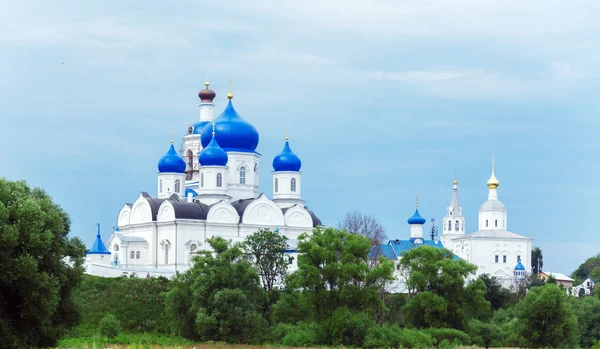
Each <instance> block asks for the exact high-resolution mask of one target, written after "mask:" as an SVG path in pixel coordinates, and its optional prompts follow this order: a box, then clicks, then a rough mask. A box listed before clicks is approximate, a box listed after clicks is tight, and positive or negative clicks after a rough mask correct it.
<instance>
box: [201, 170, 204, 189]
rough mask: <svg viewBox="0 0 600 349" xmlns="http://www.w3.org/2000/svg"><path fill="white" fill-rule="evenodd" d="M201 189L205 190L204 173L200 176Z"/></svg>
mask: <svg viewBox="0 0 600 349" xmlns="http://www.w3.org/2000/svg"><path fill="white" fill-rule="evenodd" d="M200 187H202V188H204V173H201V174H200Z"/></svg>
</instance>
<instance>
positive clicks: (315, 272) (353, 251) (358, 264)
mask: <svg viewBox="0 0 600 349" xmlns="http://www.w3.org/2000/svg"><path fill="white" fill-rule="evenodd" d="M370 249H371V242H370V241H369V239H367V238H366V237H364V236H361V235H355V234H351V233H348V232H347V231H345V230H338V229H334V228H326V229H325V228H316V229H314V230H313V233H312V234H311V235H308V234H302V235H301V236H300V240H299V243H298V253H299V257H298V270H296V271H295V272H294V273H292V274H290V275H289V277H288V283H289V286H290V288H291V289H294V290H299V289H301V290H303V291H304V292H301V293H300V295H299V297H301V298H304V299H303V301H304V304H306V306H307V307H310V309H311V313H312V314H313V316H314V319H315V320H317V321H322V320H324V319H327V318H329V317H330V316H331V315H332V314H333V312H334V311H335V310H336V309H337V308H340V307H344V306H347V307H348V308H349V309H351V310H354V311H364V312H367V313H369V314H373V315H375V314H377V313H378V312H380V311H381V310H382V309H384V304H383V301H382V299H381V298H380V295H379V290H380V289H381V288H382V287H383V286H384V284H385V283H386V282H388V281H389V280H392V277H393V276H392V273H393V270H394V266H393V263H392V262H391V261H388V260H386V259H385V258H383V257H380V258H379V263H378V264H377V265H376V266H374V267H369V265H368V262H369V257H368V255H369V251H370Z"/></svg>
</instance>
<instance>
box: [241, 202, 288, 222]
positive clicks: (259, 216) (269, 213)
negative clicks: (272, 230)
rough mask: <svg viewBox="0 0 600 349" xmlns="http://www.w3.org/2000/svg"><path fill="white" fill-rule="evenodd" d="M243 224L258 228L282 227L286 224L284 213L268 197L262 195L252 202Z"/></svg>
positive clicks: (246, 211) (245, 213)
mask: <svg viewBox="0 0 600 349" xmlns="http://www.w3.org/2000/svg"><path fill="white" fill-rule="evenodd" d="M242 223H244V224H248V225H257V226H275V227H281V226H283V225H284V224H285V220H284V218H283V212H281V208H279V206H277V204H275V203H274V202H273V201H271V200H269V198H267V196H266V195H261V196H260V197H258V198H257V199H256V200H254V201H252V202H251V203H250V204H249V205H248V207H246V210H245V211H244V215H243V217H242Z"/></svg>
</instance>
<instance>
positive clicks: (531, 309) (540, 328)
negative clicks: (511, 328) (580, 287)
mask: <svg viewBox="0 0 600 349" xmlns="http://www.w3.org/2000/svg"><path fill="white" fill-rule="evenodd" d="M517 313H518V317H519V324H520V326H521V327H520V330H519V332H520V334H521V336H523V338H525V341H526V344H527V347H529V348H540V347H552V348H561V347H562V348H564V347H575V346H577V344H578V338H577V337H578V333H577V332H578V331H577V319H576V318H575V316H574V315H573V311H572V309H571V307H570V305H569V302H568V296H567V295H566V293H565V292H564V291H563V290H561V289H560V288H559V287H558V286H556V285H552V284H547V285H544V286H540V287H534V288H532V289H530V290H529V292H528V293H527V295H526V296H525V298H523V300H522V301H521V303H519V304H518V305H517Z"/></svg>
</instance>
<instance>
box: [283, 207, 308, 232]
mask: <svg viewBox="0 0 600 349" xmlns="http://www.w3.org/2000/svg"><path fill="white" fill-rule="evenodd" d="M283 218H284V221H285V225H286V226H288V227H299V228H310V229H311V230H312V225H313V221H312V217H311V216H310V213H308V211H306V210H305V209H304V208H303V207H300V206H293V207H291V208H290V209H289V210H287V212H286V213H285V215H284V217H283Z"/></svg>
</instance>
